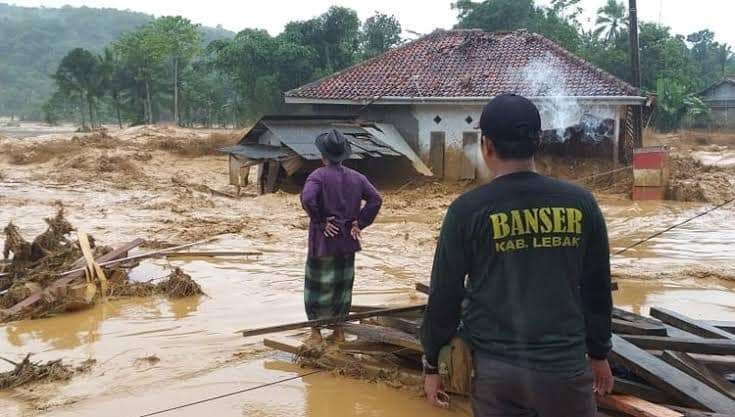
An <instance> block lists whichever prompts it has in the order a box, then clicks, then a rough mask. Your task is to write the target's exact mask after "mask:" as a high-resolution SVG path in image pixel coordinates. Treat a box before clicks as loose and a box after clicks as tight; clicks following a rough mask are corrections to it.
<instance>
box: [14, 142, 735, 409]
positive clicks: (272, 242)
mask: <svg viewBox="0 0 735 417" xmlns="http://www.w3.org/2000/svg"><path fill="white" fill-rule="evenodd" d="M130 152H133V151H130ZM135 152H138V151H137V150H136V151H135ZM151 153H152V155H153V156H152V158H153V159H152V161H153V162H156V161H158V163H157V164H152V163H151V162H148V163H145V164H143V163H141V164H139V166H138V167H137V168H136V169H138V170H139V173H138V174H137V176H135V177H124V176H123V179H124V181H122V182H121V181H119V178H117V177H112V176H110V177H104V178H103V179H104V180H102V179H100V180H92V179H90V178H89V177H84V173H83V172H79V173H76V171H72V173H74V175H73V176H71V177H69V176H65V177H63V178H62V177H59V176H58V175H60V174H59V173H58V172H55V171H54V170H53V167H54V166H57V165H54V164H59V163H60V162H53V161H52V162H44V163H43V164H41V165H35V166H34V165H27V166H23V167H17V166H10V165H8V164H5V165H1V164H0V168H1V169H2V171H0V172H4V173H5V176H4V178H5V179H4V180H3V179H2V178H3V177H0V225H4V224H6V223H7V222H8V221H10V220H13V221H14V222H15V223H16V224H18V226H19V227H20V228H21V230H22V231H23V232H24V234H25V235H27V237H31V236H33V235H35V234H37V233H39V232H40V231H42V230H43V223H42V220H41V219H42V218H43V217H48V216H50V215H51V214H52V212H53V210H52V205H53V204H54V202H56V201H57V200H58V201H61V202H62V203H63V204H64V205H65V206H66V207H67V213H68V217H69V219H70V221H71V222H72V223H73V224H75V225H77V226H78V227H79V228H83V229H84V230H87V231H89V232H90V233H92V234H93V235H94V236H95V237H96V238H97V239H98V240H100V241H102V242H104V243H106V244H114V243H119V242H122V241H129V240H131V239H132V238H134V237H143V238H147V239H159V240H162V241H169V242H174V243H182V242H187V241H192V240H195V239H199V238H202V237H206V236H210V235H217V236H218V239H217V240H215V241H212V242H210V243H207V244H206V245H204V246H200V247H198V248H197V250H201V251H204V250H220V251H259V252H262V255H258V256H248V257H231V258H216V259H212V258H170V259H155V260H147V261H145V262H143V263H142V264H141V265H140V266H139V267H138V268H137V269H136V270H135V271H134V272H133V274H132V277H133V278H134V279H138V280H150V279H156V278H158V277H163V276H165V275H166V274H167V273H168V272H169V270H170V269H171V268H172V267H181V268H182V269H183V270H184V271H185V272H186V273H188V274H190V275H191V276H192V278H193V279H194V280H195V281H197V282H198V283H199V284H200V285H201V287H202V289H203V290H204V292H205V293H206V295H205V296H199V297H194V298H187V299H181V300H175V301H171V300H168V299H166V298H163V297H148V298H139V299H122V300H112V301H110V302H108V303H105V304H99V305H97V306H96V307H95V308H92V309H89V310H85V311H80V312H76V313H69V314H63V315H59V316H56V317H52V318H46V319H39V320H25V321H18V322H11V323H8V324H5V325H1V326H0V356H4V357H8V358H15V359H18V358H22V356H23V355H24V354H25V353H29V352H30V353H33V354H34V356H33V358H34V359H35V360H44V361H45V360H53V359H63V360H64V361H65V362H68V363H71V364H74V365H76V364H79V363H81V362H82V361H84V360H86V359H95V360H96V361H97V364H96V365H95V366H94V367H93V368H92V369H91V371H90V372H88V373H86V374H81V375H76V376H75V377H74V378H73V379H72V380H70V381H69V382H65V383H53V384H40V385H33V386H29V387H25V388H17V389H14V390H11V391H5V392H2V393H0V416H13V417H16V416H18V417H19V416H75V417H76V416H90V417H92V416H93V417H108V416H109V417H118V416H120V417H123V416H144V415H148V414H151V413H155V412H158V411H162V410H167V409H170V408H175V407H177V406H180V405H182V404H185V403H191V402H196V401H199V400H203V399H207V398H210V397H217V396H220V395H223V394H227V393H233V392H240V393H239V394H237V395H232V396H227V397H223V398H219V399H217V400H214V401H210V402H204V403H201V404H197V405H193V406H191V407H186V408H180V409H174V410H171V411H168V412H165V413H162V414H157V415H162V416H202V415H211V416H218V417H229V416H257V417H266V416H268V417H271V416H272V417H286V416H320V417H322V416H340V417H341V416H399V415H407V416H408V415H421V416H426V417H431V416H449V415H469V411H468V410H469V409H468V406H467V404H466V403H463V402H458V403H455V404H453V408H452V410H449V411H445V410H437V409H433V408H431V407H429V406H428V405H427V404H426V403H425V402H424V401H423V400H422V399H421V398H420V396H419V395H418V394H416V393H415V392H413V391H410V390H405V389H404V390H400V389H395V388H390V387H388V386H386V385H383V384H375V383H369V382H365V381H357V380H352V379H347V378H344V377H340V376H335V375H332V374H331V373H329V372H321V373H316V374H311V375H308V376H304V377H303V378H300V377H299V375H303V374H306V373H309V372H312V370H311V369H300V368H298V367H296V366H294V365H292V364H291V358H290V357H289V356H288V355H285V354H282V353H277V352H273V351H271V350H269V349H266V348H265V347H263V345H262V343H261V338H252V339H245V338H243V337H242V336H241V335H240V334H238V333H237V332H238V330H242V329H248V328H255V327H261V326H266V325H274V324H281V323H287V322H292V321H299V320H303V319H305V315H304V312H303V306H302V299H303V262H304V259H305V256H306V227H305V225H306V218H305V216H304V215H303V214H302V212H301V211H300V208H299V203H298V198H297V197H296V196H294V195H288V194H275V195H268V196H261V197H245V198H242V199H239V200H234V199H229V198H224V197H215V196H211V195H205V194H202V193H199V192H197V191H196V190H195V191H191V190H190V189H187V186H181V185H175V184H180V183H174V185H172V182H171V181H172V180H171V178H172V177H175V178H177V179H179V180H180V181H181V182H182V183H184V184H193V183H199V182H202V183H204V184H206V185H208V186H210V187H217V186H220V187H221V186H222V185H223V184H226V174H227V171H226V162H225V160H224V159H223V158H221V157H214V156H206V157H202V158H195V159H173V157H171V156H169V155H166V154H163V153H161V152H159V151H151ZM172 161H173V162H175V163H171V162H172ZM67 174H68V173H67ZM104 175H107V173H105V174H104ZM120 175H123V174H120ZM69 178H73V179H71V180H70V179H69ZM80 178H82V179H80ZM454 195H456V192H454V191H453V190H451V189H450V190H449V191H447V190H446V187H444V186H440V185H432V186H428V188H426V189H423V190H419V191H416V192H408V191H407V192H404V191H401V192H399V191H388V192H386V195H385V200H386V204H385V209H384V211H383V213H382V215H381V217H380V218H379V220H378V222H377V223H376V224H375V225H374V226H372V227H371V228H369V229H368V230H366V232H365V244H364V247H365V250H364V251H363V252H362V253H360V254H359V255H358V257H357V265H356V267H357V271H356V284H355V297H354V303H355V304H362V305H376V306H377V305H406V304H411V303H419V302H422V301H423V300H424V297H423V295H421V294H417V293H416V292H415V291H414V290H413V289H412V288H413V287H414V284H415V283H416V282H419V281H420V282H426V281H428V277H429V273H430V269H431V262H432V257H433V250H434V241H435V238H436V236H437V234H438V229H439V226H440V222H441V218H442V216H443V213H444V211H445V210H446V207H447V205H448V203H449V202H450V201H451V200H452V198H453V197H454ZM600 200H601V204H602V206H603V211H604V213H605V215H606V218H607V222H608V228H609V234H610V238H611V248H612V250H613V251H617V250H620V249H622V248H625V247H627V246H630V245H632V244H634V243H635V242H637V241H638V240H640V239H642V238H644V237H646V236H648V235H650V234H652V233H653V232H656V231H659V230H662V229H664V228H666V227H668V226H670V225H672V224H674V223H677V222H679V221H681V220H684V219H686V218H688V217H691V216H692V215H694V214H696V213H699V212H701V211H702V210H704V209H706V208H708V207H711V204H709V203H681V202H653V203H636V202H631V201H630V200H629V199H627V198H625V197H623V196H620V195H600ZM733 231H735V208H734V207H726V208H724V209H722V210H719V211H716V212H713V213H712V214H710V215H708V216H705V217H702V218H699V219H696V220H694V221H692V222H690V223H688V224H686V225H684V226H682V227H680V228H677V229H676V230H674V231H672V232H669V233H666V234H664V235H662V236H660V237H657V238H655V239H653V240H651V241H650V242H647V243H645V244H643V245H640V246H638V247H636V248H634V249H630V250H628V251H626V252H625V253H624V254H622V255H616V256H613V258H612V259H613V271H614V275H615V278H616V279H617V280H618V281H619V283H620V290H619V291H617V292H616V293H615V302H616V304H617V305H618V306H620V307H622V308H625V309H627V310H630V311H634V312H638V313H643V314H646V313H647V311H648V308H649V307H651V306H654V305H655V306H662V307H669V308H675V309H676V310H677V311H680V312H682V313H685V314H689V315H691V316H693V317H696V318H702V319H713V320H735V280H733V277H735V271H734V269H735V255H734V254H733V250H732V248H733V247H734V246H735V233H733ZM140 250H147V249H140ZM8 369H10V367H9V365H6V364H5V363H3V362H0V371H5V370H8ZM279 381H282V382H279ZM276 382H277V383H276ZM274 383H275V384H274ZM269 384H272V385H269Z"/></svg>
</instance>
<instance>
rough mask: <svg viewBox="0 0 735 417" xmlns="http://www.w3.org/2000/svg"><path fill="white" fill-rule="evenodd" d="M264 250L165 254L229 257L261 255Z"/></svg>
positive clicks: (170, 255) (171, 255) (167, 254)
mask: <svg viewBox="0 0 735 417" xmlns="http://www.w3.org/2000/svg"><path fill="white" fill-rule="evenodd" d="M262 254H263V252H238V251H220V252H217V251H214V252H167V253H166V254H165V255H166V257H167V258H173V257H194V258H202V257H211V258H215V257H229V256H260V255H262Z"/></svg>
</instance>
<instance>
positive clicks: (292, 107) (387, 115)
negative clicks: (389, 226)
mask: <svg viewBox="0 0 735 417" xmlns="http://www.w3.org/2000/svg"><path fill="white" fill-rule="evenodd" d="M538 105H539V110H540V112H541V121H542V128H543V129H544V130H548V129H553V128H558V127H568V126H569V125H574V124H576V123H578V122H579V119H580V118H581V116H582V114H584V113H592V114H594V115H595V116H597V117H599V118H603V119H604V118H611V119H615V120H616V126H617V125H619V120H620V117H621V116H620V115H621V114H623V111H622V110H623V108H622V107H621V106H581V107H576V106H569V105H568V103H564V104H560V105H558V106H557V105H554V104H553V103H551V104H542V103H538ZM482 108H483V106H482V105H466V106H462V105H455V104H416V105H392V106H387V105H371V106H369V107H368V108H367V109H364V108H362V106H347V105H325V104H288V105H287V107H286V112H287V113H289V114H303V115H307V114H323V115H353V114H357V113H358V112H359V113H360V116H361V117H362V118H364V119H366V120H370V121H375V122H384V123H390V124H393V125H394V126H395V127H396V128H397V129H398V131H399V132H400V133H401V135H403V137H404V138H405V139H406V141H407V142H408V143H409V145H410V146H411V147H412V148H413V149H414V151H416V153H418V154H419V156H421V159H423V160H424V162H426V163H427V164H430V161H431V158H430V151H431V133H432V132H443V134H444V136H445V141H446V142H445V153H444V177H445V178H446V179H449V180H457V179H464V178H465V177H467V176H468V163H471V164H476V165H478V170H477V172H476V174H477V175H478V176H479V177H480V178H486V177H487V176H488V173H487V172H483V164H481V163H479V162H480V161H481V158H480V156H479V149H478V147H477V146H472V147H464V148H463V137H464V136H465V134H467V133H476V134H477V135H478V138H479V133H480V131H479V130H478V129H475V126H477V125H478V124H479V122H480V115H481V114H482ZM557 109H562V110H563V111H564V114H563V115H560V114H559V113H560V112H559V111H558V110H557ZM437 116H438V119H437ZM468 117H469V118H470V119H471V120H470V121H469V123H468V120H469V119H468ZM435 119H437V120H438V123H437V121H436V120H435ZM555 124H567V125H566V126H555ZM617 136H618V135H616V138H617ZM614 145H615V147H614V148H615V149H617V141H616V143H615V144H614ZM616 156H617V155H616Z"/></svg>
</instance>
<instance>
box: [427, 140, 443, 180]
mask: <svg viewBox="0 0 735 417" xmlns="http://www.w3.org/2000/svg"><path fill="white" fill-rule="evenodd" d="M446 136H447V135H446V133H444V132H431V144H430V148H429V164H430V165H431V171H432V172H434V176H436V177H437V178H444V147H445V146H446V142H447V138H446Z"/></svg>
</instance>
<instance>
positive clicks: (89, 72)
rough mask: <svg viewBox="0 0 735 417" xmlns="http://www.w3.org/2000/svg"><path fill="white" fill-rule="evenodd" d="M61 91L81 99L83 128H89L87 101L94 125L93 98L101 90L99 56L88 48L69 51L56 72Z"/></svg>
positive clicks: (55, 77) (80, 109)
mask: <svg viewBox="0 0 735 417" xmlns="http://www.w3.org/2000/svg"><path fill="white" fill-rule="evenodd" d="M54 79H55V80H56V84H57V85H58V86H59V91H61V92H62V93H64V94H66V95H67V96H68V97H70V98H71V97H75V98H77V99H78V100H79V102H80V106H79V111H80V116H81V121H82V128H83V129H86V128H87V123H86V118H85V114H84V102H85V100H86V102H87V109H88V111H89V113H88V114H89V121H90V125H92V127H94V120H93V119H94V111H93V109H92V107H93V99H94V97H95V96H96V95H97V94H98V92H99V90H100V83H101V77H100V68H99V62H98V61H97V58H96V57H95V56H94V55H93V54H92V53H91V52H89V51H87V50H86V49H82V48H76V49H73V50H72V51H71V52H69V53H68V54H67V55H66V56H65V57H64V58H63V59H62V60H61V63H60V64H59V68H58V69H57V70H56V74H54Z"/></svg>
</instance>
